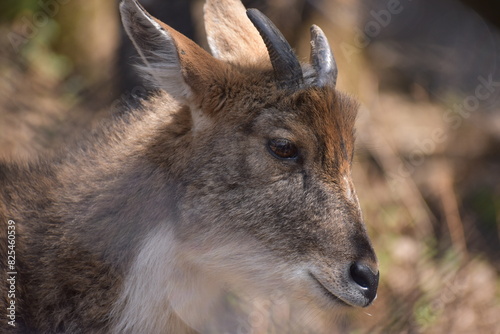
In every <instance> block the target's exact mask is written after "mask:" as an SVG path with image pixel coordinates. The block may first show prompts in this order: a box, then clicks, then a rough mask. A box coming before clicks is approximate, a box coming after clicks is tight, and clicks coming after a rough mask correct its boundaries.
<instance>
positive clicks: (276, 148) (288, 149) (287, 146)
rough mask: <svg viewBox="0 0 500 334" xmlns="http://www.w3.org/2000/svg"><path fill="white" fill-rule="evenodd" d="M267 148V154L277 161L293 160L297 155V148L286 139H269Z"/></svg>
mask: <svg viewBox="0 0 500 334" xmlns="http://www.w3.org/2000/svg"><path fill="white" fill-rule="evenodd" d="M267 147H268V149H269V152H271V154H272V155H273V156H274V157H275V158H278V159H295V158H297V156H298V155H299V150H298V149H297V146H296V145H295V144H294V143H292V142H291V141H290V140H288V139H283V138H278V139H271V140H269V142H268V143H267Z"/></svg>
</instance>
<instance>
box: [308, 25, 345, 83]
mask: <svg viewBox="0 0 500 334" xmlns="http://www.w3.org/2000/svg"><path fill="white" fill-rule="evenodd" d="M311 63H312V66H313V67H314V70H315V71H316V85H318V86H326V85H330V86H332V87H335V84H336V83H337V74H338V70H337V63H336V62H335V57H334V56H333V53H332V50H331V49H330V45H329V44H328V40H327V39H326V36H325V34H324V33H323V31H322V30H321V29H320V27H318V26H317V25H313V26H312V27H311Z"/></svg>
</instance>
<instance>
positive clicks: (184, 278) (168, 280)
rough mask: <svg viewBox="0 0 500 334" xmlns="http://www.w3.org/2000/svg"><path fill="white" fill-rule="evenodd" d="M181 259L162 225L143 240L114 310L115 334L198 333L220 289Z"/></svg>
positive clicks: (172, 236) (205, 321)
mask: <svg viewBox="0 0 500 334" xmlns="http://www.w3.org/2000/svg"><path fill="white" fill-rule="evenodd" d="M185 255H186V254H184V253H183V251H182V249H181V247H180V245H179V244H178V243H177V242H176V240H175V237H174V234H173V232H172V229H171V228H169V227H168V226H166V225H162V226H160V227H159V228H157V229H155V230H154V231H151V233H149V235H147V236H146V238H145V239H144V242H143V243H142V244H141V246H140V250H139V252H138V254H137V256H136V257H135V259H134V260H133V262H132V265H131V267H130V270H129V271H128V273H127V274H126V276H125V280H124V285H123V289H122V291H121V293H120V296H119V298H118V301H117V303H116V304H115V307H114V314H116V322H115V326H114V332H115V333H138V332H147V333H191V332H196V331H200V330H201V331H203V329H204V328H203V324H205V323H207V319H208V318H209V315H210V312H209V311H210V309H211V308H212V307H213V306H214V302H215V301H216V300H217V299H218V296H219V295H220V293H221V286H219V285H218V284H216V283H213V282H214V280H211V279H210V277H208V276H207V274H206V273H204V272H203V271H202V270H200V268H199V267H198V266H196V265H194V264H192V263H189V261H186V257H189V256H185ZM211 282H212V283H211Z"/></svg>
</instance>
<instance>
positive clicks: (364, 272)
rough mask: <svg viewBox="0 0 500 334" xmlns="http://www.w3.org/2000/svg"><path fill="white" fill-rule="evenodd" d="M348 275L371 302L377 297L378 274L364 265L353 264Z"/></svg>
mask: <svg viewBox="0 0 500 334" xmlns="http://www.w3.org/2000/svg"><path fill="white" fill-rule="evenodd" d="M350 273H351V277H352V279H353V281H354V282H355V283H356V284H357V285H359V286H360V287H362V288H363V290H364V292H363V294H364V295H365V296H366V298H368V299H369V300H370V302H371V301H373V299H374V298H375V296H376V295H377V287H378V278H379V274H378V272H377V274H375V273H373V271H372V270H371V269H370V267H368V266H367V265H365V264H362V263H359V262H354V263H353V264H352V265H351V268H350Z"/></svg>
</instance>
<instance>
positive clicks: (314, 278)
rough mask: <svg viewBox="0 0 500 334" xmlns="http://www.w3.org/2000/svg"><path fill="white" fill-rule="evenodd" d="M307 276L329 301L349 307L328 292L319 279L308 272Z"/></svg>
mask: <svg viewBox="0 0 500 334" xmlns="http://www.w3.org/2000/svg"><path fill="white" fill-rule="evenodd" d="M309 276H311V278H312V279H313V280H314V281H315V282H316V285H317V286H318V287H319V288H320V290H321V291H322V292H323V294H324V295H325V296H326V297H327V298H328V299H330V301H333V302H334V303H335V304H337V305H341V306H351V305H349V304H347V303H346V302H345V301H343V300H342V299H340V298H339V297H337V296H336V295H334V294H333V293H332V292H331V291H330V290H328V289H327V288H326V287H325V286H324V285H323V283H321V281H320V280H319V279H317V278H316V276H314V275H313V273H311V272H309Z"/></svg>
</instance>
